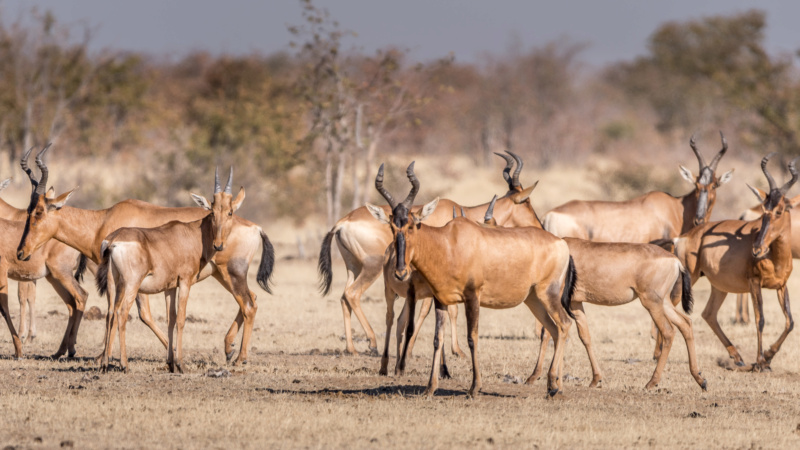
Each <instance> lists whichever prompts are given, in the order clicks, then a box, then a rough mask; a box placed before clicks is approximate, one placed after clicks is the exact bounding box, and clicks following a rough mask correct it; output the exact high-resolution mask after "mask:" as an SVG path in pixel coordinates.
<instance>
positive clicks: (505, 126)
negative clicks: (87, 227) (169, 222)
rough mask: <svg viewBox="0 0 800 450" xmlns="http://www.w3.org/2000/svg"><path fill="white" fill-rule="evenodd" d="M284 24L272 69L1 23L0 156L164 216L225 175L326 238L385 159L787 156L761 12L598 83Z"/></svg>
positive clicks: (36, 16) (515, 48)
mask: <svg viewBox="0 0 800 450" xmlns="http://www.w3.org/2000/svg"><path fill="white" fill-rule="evenodd" d="M298 12H299V14H298V20H297V23H298V25H297V26H293V27H290V29H289V31H290V32H291V34H292V36H293V38H292V40H293V42H291V43H289V42H287V50H286V52H281V53H277V54H269V55H265V54H258V53H255V54H251V55H245V56H231V55H222V56H213V55H211V54H208V53H203V52H197V53H192V54H189V55H186V56H184V57H182V58H180V59H178V60H167V59H162V58H159V57H158V56H157V55H155V56H153V55H143V54H137V53H131V52H123V51H115V50H113V49H109V50H106V51H103V52H99V53H97V54H89V52H88V50H87V49H88V44H89V42H90V40H91V33H90V32H89V31H88V29H84V28H80V27H74V26H65V25H63V24H61V23H59V22H58V20H57V18H55V17H54V16H53V15H52V14H50V13H48V12H45V13H40V12H37V11H32V12H31V13H30V14H29V15H28V16H26V17H24V18H23V19H21V20H20V21H18V22H16V23H9V22H8V21H7V20H0V144H2V150H3V152H4V153H5V154H6V155H7V157H8V158H9V161H15V160H16V159H17V158H18V157H19V155H20V154H21V152H22V151H24V150H25V149H27V148H29V147H31V146H42V145H43V144H45V143H46V142H51V141H52V142H54V143H55V145H56V147H55V148H56V150H55V151H56V152H57V153H58V155H59V156H58V157H59V158H74V160H76V161H92V162H93V163H94V164H100V165H102V164H103V161H110V160H112V159H114V158H120V157H124V156H125V155H129V157H128V158H126V159H125V160H126V161H131V160H134V161H135V160H139V161H142V164H141V165H139V166H136V165H131V166H129V170H133V171H138V172H140V174H139V176H138V177H136V181H135V182H132V184H131V185H130V186H128V187H127V189H124V190H122V191H121V192H124V193H125V195H127V196H136V197H138V198H142V199H144V200H153V201H159V202H166V203H171V204H188V197H187V196H186V195H185V192H186V191H187V190H189V189H198V188H200V189H202V188H203V187H207V186H206V184H207V183H206V184H203V182H204V181H207V180H205V179H202V178H199V177H200V175H206V174H208V173H210V171H211V169H210V167H212V166H213V165H214V164H217V163H225V164H227V163H230V162H233V163H235V164H236V165H237V183H238V184H246V185H247V186H248V189H249V190H248V192H251V191H252V190H255V191H257V192H262V193H263V194H264V195H263V196H261V197H260V198H259V199H257V200H256V203H255V204H256V205H257V206H258V208H259V211H260V213H261V214H263V216H264V217H278V216H291V217H294V218H297V219H298V220H299V219H301V218H302V217H304V216H306V215H307V214H308V212H309V211H319V212H320V214H321V215H323V216H325V217H326V218H327V220H328V222H330V221H332V220H335V219H336V218H338V217H339V216H341V215H342V214H343V213H344V212H346V211H347V210H348V209H349V208H350V207H351V206H358V205H361V204H363V202H364V201H365V199H367V198H368V197H373V198H374V194H373V192H372V190H373V189H371V183H372V179H373V177H374V173H373V170H374V167H375V166H377V162H379V161H382V160H383V159H385V158H387V157H388V156H390V155H396V154H409V155H412V154H423V153H424V154H441V155H443V156H447V155H452V154H469V155H471V157H472V158H473V159H474V161H475V163H476V164H478V165H483V164H494V163H496V161H493V157H492V156H491V155H492V152H495V151H500V150H504V149H509V150H512V151H514V152H518V153H520V154H522V155H523V157H525V158H526V161H527V162H528V164H530V165H531V166H534V167H537V168H539V169H543V168H546V167H547V166H548V165H550V164H553V163H556V162H564V161H567V162H572V161H578V160H580V159H581V158H583V157H585V156H587V155H589V154H592V153H606V154H610V155H612V156H613V155H618V156H619V157H620V158H624V157H627V156H628V155H631V154H637V153H644V154H653V153H654V152H658V151H659V150H660V149H670V148H673V147H675V146H676V145H677V143H679V142H680V143H681V145H682V146H684V147H685V146H686V141H687V140H688V136H689V135H691V134H692V133H694V132H702V133H705V134H707V136H711V134H710V133H708V132H709V131H716V130H718V129H722V130H724V131H725V133H726V136H727V137H728V139H729V140H730V141H735V142H736V144H737V151H744V150H746V149H752V150H757V151H758V152H759V153H765V152H766V151H768V150H780V151H783V152H785V153H787V154H800V138H798V130H800V117H799V116H798V111H800V83H799V82H798V77H797V73H796V67H795V65H794V61H793V57H794V55H770V54H768V53H767V52H766V50H765V49H764V30H765V28H766V22H765V16H764V13H763V12H761V11H755V10H754V11H748V12H744V13H740V14H735V15H731V16H713V17H705V18H700V19H696V20H691V21H687V22H669V23H665V24H663V25H662V26H660V27H659V28H658V29H656V30H655V31H654V33H653V34H652V35H651V37H650V38H649V41H648V47H647V48H648V51H647V54H646V55H645V56H642V57H640V58H637V59H635V60H633V61H625V62H621V63H618V64H613V65H610V66H608V67H603V68H597V67H589V66H586V65H585V64H584V63H582V62H581V52H582V50H583V49H584V48H585V44H583V43H579V42H574V41H573V42H570V41H566V42H565V41H564V40H560V41H558V42H553V43H550V44H547V45H544V46H541V47H534V48H526V47H523V46H522V45H515V44H511V45H510V46H509V49H508V50H507V51H506V52H505V53H503V54H496V55H487V56H485V57H484V58H482V59H480V60H479V61H478V62H475V63H462V62H459V61H458V60H457V59H454V58H451V57H448V56H447V55H443V58H442V59H441V60H437V61H428V62H422V63H420V62H415V61H410V60H409V58H408V55H407V52H406V51H404V50H403V49H399V48H387V49H384V50H382V51H379V52H377V53H375V54H365V53H364V52H361V51H358V50H351V49H350V48H349V43H348V37H349V34H350V32H349V31H348V30H342V29H340V28H339V26H338V24H337V23H336V22H335V21H334V19H333V18H331V17H330V16H329V15H328V14H327V12H326V11H324V10H322V9H320V8H317V7H316V6H314V5H313V4H312V3H311V2H310V1H307V0H303V1H300V8H299V9H298ZM0 19H5V18H4V17H2V16H0ZM356 31H357V30H356ZM709 142H714V141H711V140H709ZM709 145H710V144H709ZM713 145H716V143H715V144H713ZM665 151H668V150H665ZM121 155H122V156H121ZM6 167H7V166H6ZM2 176H6V175H5V174H2ZM120 195H121V196H125V195H123V194H120ZM109 200H119V198H111V199H109V198H106V197H103V201H104V202H105V201H109ZM83 201H84V202H92V201H95V202H97V203H100V201H99V200H98V199H97V198H94V200H93V198H92V197H91V196H90V195H87V196H84V200H83ZM248 201H250V200H248ZM92 206H102V205H92Z"/></svg>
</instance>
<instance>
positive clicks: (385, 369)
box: [378, 283, 397, 375]
mask: <svg viewBox="0 0 800 450" xmlns="http://www.w3.org/2000/svg"><path fill="white" fill-rule="evenodd" d="M385 284H388V283H385ZM384 296H385V297H386V337H385V338H384V343H383V356H381V370H380V371H379V372H378V375H388V374H389V344H390V341H391V337H392V322H394V302H395V300H396V299H397V295H395V293H394V291H392V290H391V289H390V288H389V287H388V286H386V288H385V289H384Z"/></svg>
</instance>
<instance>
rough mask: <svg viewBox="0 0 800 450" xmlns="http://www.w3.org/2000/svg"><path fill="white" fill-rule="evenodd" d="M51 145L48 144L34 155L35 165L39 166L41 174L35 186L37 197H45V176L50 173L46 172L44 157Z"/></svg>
mask: <svg viewBox="0 0 800 450" xmlns="http://www.w3.org/2000/svg"><path fill="white" fill-rule="evenodd" d="M51 145H52V143H48V144H47V145H46V146H45V147H44V148H43V149H42V151H40V152H39V153H37V154H36V165H37V166H39V170H40V171H41V172H42V176H41V178H39V184H38V185H37V186H36V193H37V194H39V195H45V191H46V190H47V175H48V174H49V173H50V171H49V170H47V164H45V162H44V157H45V155H47V150H49V149H50V146H51Z"/></svg>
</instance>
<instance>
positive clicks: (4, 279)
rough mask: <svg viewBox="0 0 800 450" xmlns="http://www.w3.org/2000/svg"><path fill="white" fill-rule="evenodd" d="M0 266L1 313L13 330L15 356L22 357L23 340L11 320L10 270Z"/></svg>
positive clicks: (9, 329) (12, 339)
mask: <svg viewBox="0 0 800 450" xmlns="http://www.w3.org/2000/svg"><path fill="white" fill-rule="evenodd" d="M4 266H5V264H3V266H0V314H2V315H3V317H4V318H5V319H6V325H7V326H8V331H10V332H11V341H12V342H13V343H14V358H16V359H22V340H21V339H20V338H19V335H18V334H17V330H16V329H15V328H14V323H13V322H12V321H11V313H10V312H9V310H8V272H7V270H8V269H7V268H6V267H4Z"/></svg>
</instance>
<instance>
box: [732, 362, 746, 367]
mask: <svg viewBox="0 0 800 450" xmlns="http://www.w3.org/2000/svg"><path fill="white" fill-rule="evenodd" d="M734 364H736V365H737V366H739V367H744V361H736V362H735V363H734Z"/></svg>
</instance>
